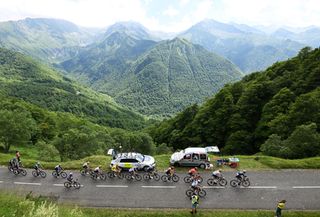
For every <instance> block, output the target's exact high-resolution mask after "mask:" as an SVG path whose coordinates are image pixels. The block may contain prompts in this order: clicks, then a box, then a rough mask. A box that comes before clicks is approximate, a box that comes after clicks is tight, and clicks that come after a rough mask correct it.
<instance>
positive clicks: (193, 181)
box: [191, 175, 200, 192]
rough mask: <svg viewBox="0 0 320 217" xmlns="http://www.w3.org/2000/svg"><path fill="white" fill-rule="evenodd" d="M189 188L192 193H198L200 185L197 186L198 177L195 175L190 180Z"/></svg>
mask: <svg viewBox="0 0 320 217" xmlns="http://www.w3.org/2000/svg"><path fill="white" fill-rule="evenodd" d="M191 188H192V189H193V191H194V192H199V190H200V185H199V175H195V176H194V178H193V179H192V183H191Z"/></svg>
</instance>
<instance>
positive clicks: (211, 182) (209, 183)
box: [207, 178, 215, 186]
mask: <svg viewBox="0 0 320 217" xmlns="http://www.w3.org/2000/svg"><path fill="white" fill-rule="evenodd" d="M207 184H208V185H210V186H213V185H214V184H215V183H214V179H213V178H210V179H208V181H207Z"/></svg>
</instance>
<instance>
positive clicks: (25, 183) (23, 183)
mask: <svg viewBox="0 0 320 217" xmlns="http://www.w3.org/2000/svg"><path fill="white" fill-rule="evenodd" d="M14 184H16V185H41V183H34V182H14Z"/></svg>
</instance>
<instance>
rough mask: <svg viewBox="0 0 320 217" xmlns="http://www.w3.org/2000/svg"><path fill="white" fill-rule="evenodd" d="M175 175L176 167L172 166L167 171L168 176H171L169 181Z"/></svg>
mask: <svg viewBox="0 0 320 217" xmlns="http://www.w3.org/2000/svg"><path fill="white" fill-rule="evenodd" d="M174 173H175V170H174V166H171V167H169V168H168V169H167V170H166V174H167V175H168V176H169V179H171V178H172V176H173V175H174Z"/></svg>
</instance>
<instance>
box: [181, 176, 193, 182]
mask: <svg viewBox="0 0 320 217" xmlns="http://www.w3.org/2000/svg"><path fill="white" fill-rule="evenodd" d="M183 181H184V182H185V183H190V182H191V176H186V177H184V178H183Z"/></svg>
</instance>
